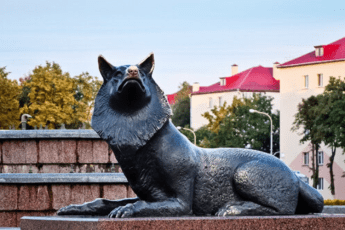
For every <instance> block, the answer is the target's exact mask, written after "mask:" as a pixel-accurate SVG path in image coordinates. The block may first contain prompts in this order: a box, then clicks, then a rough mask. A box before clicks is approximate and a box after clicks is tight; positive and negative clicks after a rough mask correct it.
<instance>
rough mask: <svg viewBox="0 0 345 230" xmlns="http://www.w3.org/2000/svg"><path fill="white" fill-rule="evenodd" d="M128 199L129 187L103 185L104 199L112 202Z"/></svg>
mask: <svg viewBox="0 0 345 230" xmlns="http://www.w3.org/2000/svg"><path fill="white" fill-rule="evenodd" d="M126 197H127V186H126V185H122V184H118V185H103V198H105V199H110V200H117V199H123V198H126Z"/></svg>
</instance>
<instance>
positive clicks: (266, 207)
mask: <svg viewBox="0 0 345 230" xmlns="http://www.w3.org/2000/svg"><path fill="white" fill-rule="evenodd" d="M233 178H234V179H233V180H234V181H233V183H234V187H235V190H236V192H237V193H238V194H239V195H240V196H241V197H242V198H243V201H238V202H228V203H226V204H225V205H224V206H223V207H221V208H220V209H219V211H218V212H217V215H218V216H227V215H292V214H294V213H295V210H296V207H297V202H298V193H299V182H298V179H297V177H296V176H295V175H294V174H293V172H291V170H290V169H288V168H287V166H285V165H284V164H280V162H269V161H262V162H261V161H252V162H249V163H245V164H243V165H241V166H240V167H239V168H237V169H236V171H235V173H234V177H233Z"/></svg>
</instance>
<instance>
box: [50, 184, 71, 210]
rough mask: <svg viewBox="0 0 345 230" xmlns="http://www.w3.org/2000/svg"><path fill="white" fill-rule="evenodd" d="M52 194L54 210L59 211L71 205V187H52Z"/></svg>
mask: <svg viewBox="0 0 345 230" xmlns="http://www.w3.org/2000/svg"><path fill="white" fill-rule="evenodd" d="M52 194H53V202H52V207H53V209H54V210H59V209H60V208H62V207H64V206H67V205H70V204H71V194H72V189H71V185H52Z"/></svg>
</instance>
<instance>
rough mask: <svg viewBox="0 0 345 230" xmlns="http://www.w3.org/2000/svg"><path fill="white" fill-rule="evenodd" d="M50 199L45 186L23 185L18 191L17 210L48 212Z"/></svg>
mask: <svg viewBox="0 0 345 230" xmlns="http://www.w3.org/2000/svg"><path fill="white" fill-rule="evenodd" d="M50 206H51V205H50V197H49V193H48V187H47V186H46V185H39V186H37V185H36V186H35V185H23V186H20V189H19V200H18V209H19V210H35V211H37V210H49V209H50Z"/></svg>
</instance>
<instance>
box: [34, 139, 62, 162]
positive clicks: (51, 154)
mask: <svg viewBox="0 0 345 230" xmlns="http://www.w3.org/2000/svg"><path fill="white" fill-rule="evenodd" d="M38 148H39V158H38V161H39V163H59V151H60V149H61V142H60V141H57V140H41V141H39V143H38Z"/></svg>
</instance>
